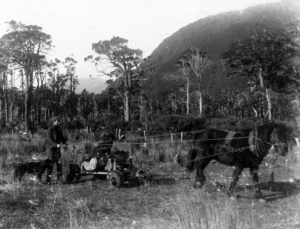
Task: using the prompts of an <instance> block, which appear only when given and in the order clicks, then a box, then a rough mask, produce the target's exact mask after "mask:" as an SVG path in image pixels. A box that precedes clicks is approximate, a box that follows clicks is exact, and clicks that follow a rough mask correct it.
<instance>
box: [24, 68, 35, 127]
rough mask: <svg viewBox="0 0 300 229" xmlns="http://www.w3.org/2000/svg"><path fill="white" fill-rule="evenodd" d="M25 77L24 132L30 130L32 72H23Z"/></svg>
mask: <svg viewBox="0 0 300 229" xmlns="http://www.w3.org/2000/svg"><path fill="white" fill-rule="evenodd" d="M25 75H26V87H27V90H26V95H25V131H26V132H28V131H30V130H31V100H32V83H33V82H32V79H33V76H32V72H30V71H28V70H27V71H25Z"/></svg>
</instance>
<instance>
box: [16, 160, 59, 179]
mask: <svg viewBox="0 0 300 229" xmlns="http://www.w3.org/2000/svg"><path fill="white" fill-rule="evenodd" d="M52 167H53V162H52V161H51V160H50V159H46V160H44V161H32V162H24V163H19V164H17V165H16V166H15V171H14V179H15V180H18V181H21V180H22V177H23V176H24V175H25V174H26V173H31V174H36V175H37V177H38V179H39V181H40V182H41V180H42V175H43V173H44V172H45V171H46V169H49V168H50V169H51V168H52Z"/></svg>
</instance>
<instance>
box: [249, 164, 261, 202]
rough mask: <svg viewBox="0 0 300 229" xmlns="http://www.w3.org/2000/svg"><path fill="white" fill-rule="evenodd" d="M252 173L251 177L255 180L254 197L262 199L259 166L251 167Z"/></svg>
mask: <svg viewBox="0 0 300 229" xmlns="http://www.w3.org/2000/svg"><path fill="white" fill-rule="evenodd" d="M250 174H251V177H252V182H253V187H254V195H253V198H255V199H262V193H261V190H260V185H259V178H258V167H257V168H250Z"/></svg>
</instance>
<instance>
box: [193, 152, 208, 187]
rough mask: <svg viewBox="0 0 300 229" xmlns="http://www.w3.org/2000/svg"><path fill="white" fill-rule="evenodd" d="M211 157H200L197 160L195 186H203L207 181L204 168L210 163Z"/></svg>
mask: <svg viewBox="0 0 300 229" xmlns="http://www.w3.org/2000/svg"><path fill="white" fill-rule="evenodd" d="M210 160H211V159H208V158H206V159H203V158H202V159H199V160H197V159H196V160H195V168H196V178H195V183H194V188H201V187H202V186H203V184H204V181H205V179H206V178H205V175H204V169H205V167H206V166H207V165H208V163H209V162H210Z"/></svg>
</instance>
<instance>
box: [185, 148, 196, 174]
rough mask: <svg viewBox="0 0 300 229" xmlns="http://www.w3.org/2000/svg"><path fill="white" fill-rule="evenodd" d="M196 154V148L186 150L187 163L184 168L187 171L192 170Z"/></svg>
mask: <svg viewBox="0 0 300 229" xmlns="http://www.w3.org/2000/svg"><path fill="white" fill-rule="evenodd" d="M196 155H197V149H191V150H189V152H188V156H187V164H186V168H187V169H188V170H189V171H193V170H194V164H195V158H196Z"/></svg>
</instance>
